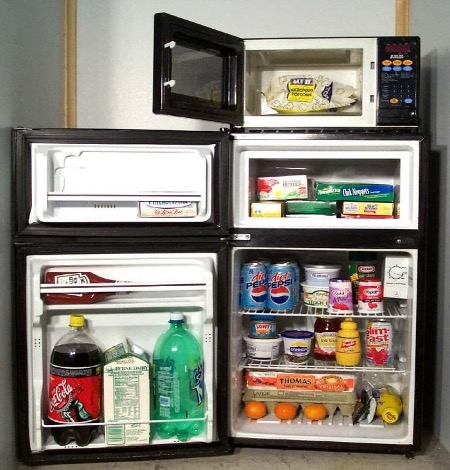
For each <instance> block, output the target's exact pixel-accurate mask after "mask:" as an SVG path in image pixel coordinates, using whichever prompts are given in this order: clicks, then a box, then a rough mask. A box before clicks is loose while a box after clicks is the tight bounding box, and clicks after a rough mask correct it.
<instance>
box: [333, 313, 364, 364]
mask: <svg viewBox="0 0 450 470" xmlns="http://www.w3.org/2000/svg"><path fill="white" fill-rule="evenodd" d="M360 361H361V340H360V337H359V332H358V325H357V323H356V322H355V321H353V320H352V319H351V318H347V319H346V320H344V321H343V322H342V323H341V328H340V330H339V331H338V335H337V339H336V364H338V365H340V366H357V365H358V364H359V362H360Z"/></svg>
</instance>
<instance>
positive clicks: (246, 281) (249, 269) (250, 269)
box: [240, 261, 267, 311]
mask: <svg viewBox="0 0 450 470" xmlns="http://www.w3.org/2000/svg"><path fill="white" fill-rule="evenodd" d="M240 287H241V294H240V306H241V308H243V309H248V310H257V311H263V310H264V309H265V308H266V306H267V267H266V266H265V265H264V263H262V262H260V261H250V262H248V263H245V264H243V265H242V267H241V278H240Z"/></svg>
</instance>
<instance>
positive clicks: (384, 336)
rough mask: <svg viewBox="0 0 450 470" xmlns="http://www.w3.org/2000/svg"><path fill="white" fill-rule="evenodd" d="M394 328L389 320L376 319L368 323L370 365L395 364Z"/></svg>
mask: <svg viewBox="0 0 450 470" xmlns="http://www.w3.org/2000/svg"><path fill="white" fill-rule="evenodd" d="M393 337H394V330H393V327H392V323H391V322H390V321H389V320H374V321H369V322H368V323H367V330H366V362H367V365H368V366H381V367H383V366H387V367H391V366H393V365H394V353H393V344H394V342H393Z"/></svg>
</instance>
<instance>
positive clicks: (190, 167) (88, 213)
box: [29, 144, 214, 223]
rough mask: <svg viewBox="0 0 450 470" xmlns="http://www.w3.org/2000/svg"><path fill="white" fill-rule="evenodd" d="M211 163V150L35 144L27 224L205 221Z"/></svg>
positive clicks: (207, 216) (209, 190)
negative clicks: (30, 203)
mask: <svg viewBox="0 0 450 470" xmlns="http://www.w3.org/2000/svg"><path fill="white" fill-rule="evenodd" d="M213 158H214V148H213V146H208V145H203V146H202V145H198V146H192V147H183V146H176V145H174V146H161V145H146V146H136V145H119V144H118V145H106V144H72V145H68V144H66V145H61V144H54V145H51V144H45V145H44V144H33V146H32V159H33V160H32V162H33V163H32V195H33V200H32V207H31V212H30V216H29V223H36V222H52V223H58V222H64V223H68V222H136V223H139V222H149V221H158V222H165V221H170V222H186V221H188V222H205V221H208V220H209V219H210V218H211V211H212V207H211V200H212V194H211V191H212V178H213V174H212V166H213ZM187 208H188V209H189V211H188V210H187Z"/></svg>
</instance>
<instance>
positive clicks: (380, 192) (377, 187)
mask: <svg viewBox="0 0 450 470" xmlns="http://www.w3.org/2000/svg"><path fill="white" fill-rule="evenodd" d="M316 199H317V200H318V201H363V202H365V201H377V202H394V186H392V185H390V184H371V183H316Z"/></svg>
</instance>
